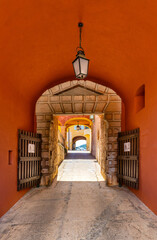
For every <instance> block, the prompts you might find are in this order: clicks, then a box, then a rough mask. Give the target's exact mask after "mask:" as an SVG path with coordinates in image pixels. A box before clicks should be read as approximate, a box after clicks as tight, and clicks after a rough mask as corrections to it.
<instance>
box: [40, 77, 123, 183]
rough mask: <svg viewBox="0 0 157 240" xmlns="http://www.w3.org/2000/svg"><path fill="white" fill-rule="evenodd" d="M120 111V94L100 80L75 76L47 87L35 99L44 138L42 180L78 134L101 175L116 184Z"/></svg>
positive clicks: (50, 178)
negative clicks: (78, 78) (82, 138)
mask: <svg viewBox="0 0 157 240" xmlns="http://www.w3.org/2000/svg"><path fill="white" fill-rule="evenodd" d="M121 115H122V100H121V98H120V97H119V96H118V95H117V94H116V92H115V91H113V90H112V89H110V88H108V87H106V86H103V85H101V84H97V83H95V82H92V81H88V80H86V81H85V80H80V81H77V80H74V81H68V82H64V83H62V84H59V85H56V86H55V87H52V88H50V89H48V90H46V91H45V92H44V93H43V94H42V96H41V97H40V98H39V99H38V101H37V103H36V121H37V123H36V126H37V132H38V133H41V134H42V138H43V145H42V156H43V157H42V161H43V170H44V171H43V174H42V180H41V184H42V185H47V184H49V183H50V182H52V181H53V179H54V177H55V176H56V175H57V173H58V165H59V164H60V163H61V162H62V161H63V158H64V157H65V155H66V154H67V153H68V151H69V150H74V149H75V146H74V140H73V139H74V137H77V136H78V135H81V136H83V137H84V138H85V139H86V142H87V150H88V151H90V152H91V153H92V155H93V156H94V157H95V158H96V159H97V161H98V162H99V164H100V167H101V173H102V175H103V177H104V179H105V180H106V181H107V182H108V184H109V185H116V184H117V168H116V165H117V135H118V132H120V131H121V122H122V121H121ZM80 126H83V127H80ZM81 128H82V129H81ZM78 129H79V131H78ZM81 131H83V133H81ZM75 132H76V133H75ZM78 133H79V134H78ZM58 144H59V146H60V147H58ZM55 146H57V147H55ZM50 153H51V154H50ZM60 156H62V157H61V159H59V158H60ZM49 166H52V167H51V173H50V174H49V172H50V170H49V169H50V167H49ZM52 169H53V170H52ZM52 171H53V173H52ZM45 172H46V173H45Z"/></svg>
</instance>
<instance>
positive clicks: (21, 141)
mask: <svg viewBox="0 0 157 240" xmlns="http://www.w3.org/2000/svg"><path fill="white" fill-rule="evenodd" d="M40 175H41V134H36V133H32V132H27V131H23V130H18V170H17V190H18V191H20V190H22V189H25V188H30V187H33V186H36V185H39V183H40Z"/></svg>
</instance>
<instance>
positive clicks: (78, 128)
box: [76, 122, 80, 131]
mask: <svg viewBox="0 0 157 240" xmlns="http://www.w3.org/2000/svg"><path fill="white" fill-rule="evenodd" d="M76 129H77V131H79V130H80V126H79V122H78V124H77V126H76Z"/></svg>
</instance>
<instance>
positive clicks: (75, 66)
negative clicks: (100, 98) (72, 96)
mask: <svg viewBox="0 0 157 240" xmlns="http://www.w3.org/2000/svg"><path fill="white" fill-rule="evenodd" d="M73 67H74V71H75V74H76V76H77V75H78V74H80V66H79V58H77V59H76V60H75V61H74V62H73Z"/></svg>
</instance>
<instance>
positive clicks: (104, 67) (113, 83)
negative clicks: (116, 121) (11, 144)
mask: <svg viewBox="0 0 157 240" xmlns="http://www.w3.org/2000/svg"><path fill="white" fill-rule="evenodd" d="M156 12H157V1H156V0H151V1H150V0H146V1H143V0H138V1H137V0H125V1H117V0H110V1H104V0H99V1H96V0H79V1H78V0H70V1H68V0H58V1H54V0H46V1H43V0H38V1H35V0H27V1H17V0H16V1H15V0H1V1H0V32H1V38H0V53H1V54H0V76H1V90H2V93H3V92H6V91H9V94H11V95H10V96H11V97H12V98H13V97H15V96H19V97H21V98H23V99H26V101H27V102H32V101H34V102H35V101H36V100H37V99H38V97H39V96H40V95H41V94H42V93H43V92H44V91H45V90H46V89H48V88H50V87H52V86H55V85H56V84H59V83H61V82H65V81H69V80H73V79H74V78H75V76H74V72H73V67H72V61H73V60H74V58H75V55H76V47H77V46H78V44H79V31H78V27H77V24H78V22H79V21H82V22H83V23H84V27H83V32H82V46H83V48H84V50H85V54H86V56H87V57H88V58H89V59H90V63H89V74H88V79H89V80H92V81H95V82H98V83H100V84H101V83H102V84H103V85H106V86H108V87H110V88H112V89H114V90H116V91H117V92H118V93H119V95H120V96H122V97H124V98H126V97H129V95H130V94H131V93H132V92H133V89H134V88H138V87H139V85H140V84H143V82H145V81H146V80H147V79H151V78H153V76H154V75H153V72H154V70H153V69H155V67H156V53H157V44H156V42H157V30H156V29H157V28H156V24H157V14H156ZM143 69H145V71H143ZM132 83H134V84H132ZM128 85H129V87H128Z"/></svg>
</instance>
